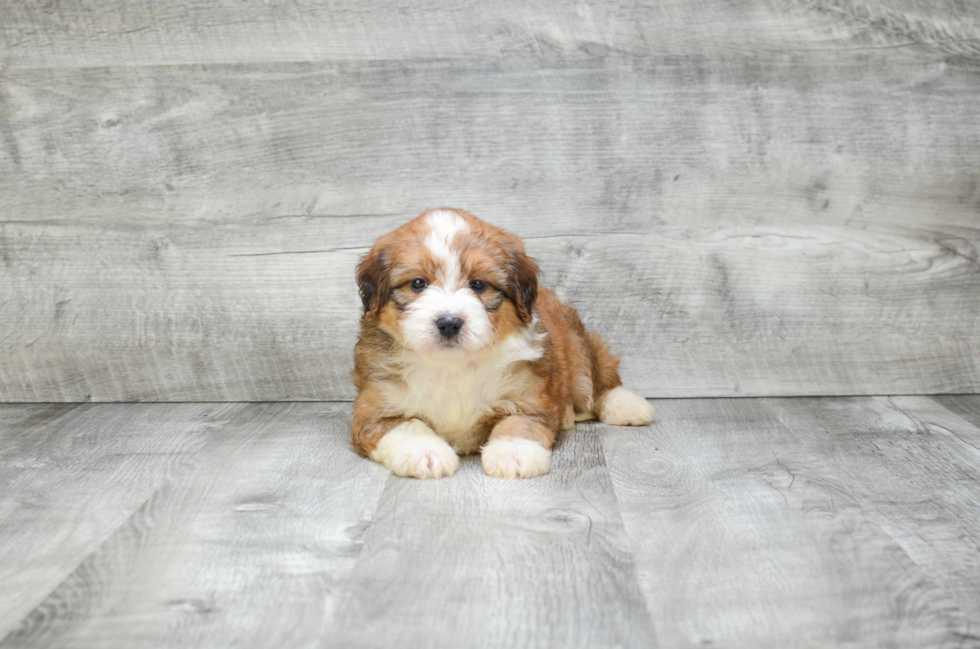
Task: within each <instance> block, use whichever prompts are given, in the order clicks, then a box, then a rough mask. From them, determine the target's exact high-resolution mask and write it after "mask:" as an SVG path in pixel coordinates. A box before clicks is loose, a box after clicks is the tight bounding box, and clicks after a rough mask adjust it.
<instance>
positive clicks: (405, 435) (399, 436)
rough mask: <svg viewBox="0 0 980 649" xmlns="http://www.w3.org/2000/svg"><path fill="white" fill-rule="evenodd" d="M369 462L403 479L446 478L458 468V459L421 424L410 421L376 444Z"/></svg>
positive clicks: (398, 426) (444, 441)
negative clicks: (384, 467) (385, 468)
mask: <svg viewBox="0 0 980 649" xmlns="http://www.w3.org/2000/svg"><path fill="white" fill-rule="evenodd" d="M371 459H372V460H374V461H375V462H379V463H381V464H383V465H385V466H386V467H388V468H389V469H390V470H391V472H392V473H394V474H395V475H400V476H404V477H406V478H422V479H426V478H448V477H449V476H451V475H452V474H454V473H456V469H458V468H459V456H457V455H456V451H454V450H453V448H452V447H451V446H450V445H449V444H447V443H446V440H444V439H442V438H441V437H439V436H438V435H436V434H435V432H434V431H433V430H432V429H431V428H429V427H428V426H427V425H426V424H425V423H424V422H422V421H419V420H418V419H409V420H408V421H406V422H403V423H401V424H398V425H397V426H395V427H394V428H392V429H391V430H390V431H388V433H387V434H385V436H384V437H382V438H381V441H380V442H378V446H377V448H375V449H374V452H372V453H371Z"/></svg>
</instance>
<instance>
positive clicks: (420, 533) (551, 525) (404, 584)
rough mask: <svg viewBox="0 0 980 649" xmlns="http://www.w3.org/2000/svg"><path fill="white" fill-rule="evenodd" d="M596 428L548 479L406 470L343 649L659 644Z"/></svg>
mask: <svg viewBox="0 0 980 649" xmlns="http://www.w3.org/2000/svg"><path fill="white" fill-rule="evenodd" d="M596 433H597V431H596V428H595V427H594V426H579V427H578V428H577V429H576V430H574V431H571V432H568V433H566V434H565V435H564V436H563V438H562V440H561V441H560V443H559V444H558V445H557V446H556V447H555V450H554V456H553V459H552V467H551V474H550V475H548V476H545V477H542V478H539V479H534V480H516V481H505V480H497V479H494V478H490V477H488V476H486V475H484V474H483V470H482V466H481V464H480V461H479V458H478V457H477V456H470V457H467V458H464V459H463V461H462V462H461V464H460V469H459V471H458V472H457V474H456V475H455V476H453V477H452V478H450V479H447V480H440V481H418V480H411V479H404V478H397V477H392V478H391V480H390V481H389V483H388V487H387V489H386V490H385V493H384V496H383V498H382V499H381V503H380V505H379V507H378V511H377V513H376V514H375V516H374V518H373V520H372V523H371V525H370V526H369V528H368V531H367V532H366V534H365V537H364V550H363V552H362V553H361V555H360V557H359V558H358V561H357V566H356V567H355V569H354V571H353V573H352V574H351V578H350V582H349V591H348V593H347V597H346V598H345V603H344V605H343V607H342V608H341V609H340V610H339V613H338V616H337V621H338V626H337V627H336V629H335V630H334V632H333V633H332V634H331V639H330V642H329V643H328V644H329V646H331V647H391V646H396V645H399V646H406V647H654V646H657V643H656V638H655V635H654V629H653V627H652V626H651V624H650V619H649V615H648V613H647V610H646V605H645V602H644V600H643V596H642V595H641V593H640V590H639V587H638V584H637V581H636V573H635V568H634V565H633V560H632V556H631V555H630V553H629V551H628V550H627V548H626V545H625V543H624V542H623V527H622V521H621V520H620V518H619V511H618V507H617V505H616V499H615V496H614V494H613V492H612V488H611V485H610V483H609V476H608V473H607V470H606V467H605V462H604V460H603V456H602V449H601V445H600V441H599V438H598V436H597V434H596Z"/></svg>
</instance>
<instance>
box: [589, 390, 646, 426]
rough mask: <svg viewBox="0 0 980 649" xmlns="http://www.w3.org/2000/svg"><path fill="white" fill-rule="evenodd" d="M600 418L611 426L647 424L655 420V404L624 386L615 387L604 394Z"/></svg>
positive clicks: (600, 406) (600, 405)
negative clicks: (652, 404)
mask: <svg viewBox="0 0 980 649" xmlns="http://www.w3.org/2000/svg"><path fill="white" fill-rule="evenodd" d="M599 419H600V420H601V421H602V423H604V424H609V425H610V426H646V425H647V424H649V423H650V422H651V421H653V406H651V405H650V404H649V403H647V400H646V399H644V398H643V397H641V396H640V395H638V394H636V393H634V392H630V391H629V390H627V389H626V388H624V387H618V388H613V389H612V390H609V391H608V392H606V393H605V394H604V395H602V401H601V403H600V404H599Z"/></svg>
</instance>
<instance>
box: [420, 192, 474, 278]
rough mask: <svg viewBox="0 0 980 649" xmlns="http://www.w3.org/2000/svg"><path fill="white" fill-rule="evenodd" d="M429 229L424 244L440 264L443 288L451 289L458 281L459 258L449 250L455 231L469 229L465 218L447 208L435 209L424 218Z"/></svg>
mask: <svg viewBox="0 0 980 649" xmlns="http://www.w3.org/2000/svg"><path fill="white" fill-rule="evenodd" d="M426 222H427V223H428V224H429V227H430V228H431V230H429V234H428V236H426V237H425V241H424V245H425V247H426V248H428V249H429V251H430V252H431V253H432V255H433V256H434V257H435V258H436V259H438V260H439V262H440V263H441V264H442V268H443V273H444V276H443V277H442V285H443V290H446V291H452V290H454V289H455V288H456V284H457V283H458V282H459V273H460V268H459V259H458V258H457V257H456V255H455V254H453V251H452V250H450V246H451V245H452V242H453V239H454V238H455V237H456V233H457V232H465V231H466V230H469V227H470V226H469V225H467V223H466V220H465V219H463V218H461V217H459V216H458V215H456V214H454V213H452V212H450V211H448V210H436V211H435V212H432V213H431V214H429V216H428V217H427V218H426Z"/></svg>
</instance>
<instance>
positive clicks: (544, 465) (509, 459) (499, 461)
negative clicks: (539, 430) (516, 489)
mask: <svg viewBox="0 0 980 649" xmlns="http://www.w3.org/2000/svg"><path fill="white" fill-rule="evenodd" d="M481 455H482V457H483V472H484V473H486V474H487V475H488V476H490V477H492V478H505V479H507V480H513V479H515V478H536V477H538V476H539V475H544V474H546V473H548V471H550V470H551V451H549V450H548V449H546V448H545V447H543V446H541V445H540V444H538V443H537V442H534V441H531V440H529V439H523V438H521V437H503V438H500V439H494V440H490V442H489V443H488V444H487V445H486V446H484V447H483V451H482V452H481Z"/></svg>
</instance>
